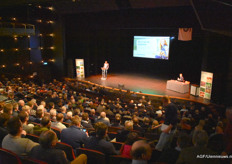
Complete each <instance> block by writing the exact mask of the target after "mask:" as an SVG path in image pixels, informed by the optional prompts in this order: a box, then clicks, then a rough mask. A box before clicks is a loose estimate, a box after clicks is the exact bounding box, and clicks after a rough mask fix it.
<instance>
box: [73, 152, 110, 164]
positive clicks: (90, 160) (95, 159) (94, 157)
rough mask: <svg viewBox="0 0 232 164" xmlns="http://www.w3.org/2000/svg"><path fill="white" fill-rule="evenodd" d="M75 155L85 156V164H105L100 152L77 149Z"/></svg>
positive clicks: (103, 156) (103, 155)
mask: <svg viewBox="0 0 232 164" xmlns="http://www.w3.org/2000/svg"><path fill="white" fill-rule="evenodd" d="M77 154H78V155H80V154H85V155H87V164H106V159H105V154H103V153H102V152H100V151H96V150H91V149H86V148H79V149H77Z"/></svg>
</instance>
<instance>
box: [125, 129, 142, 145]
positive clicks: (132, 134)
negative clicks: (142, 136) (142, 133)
mask: <svg viewBox="0 0 232 164" xmlns="http://www.w3.org/2000/svg"><path fill="white" fill-rule="evenodd" d="M138 138H139V135H138V133H135V132H130V133H129V134H128V136H127V139H126V141H125V144H126V145H132V144H133V143H134V142H135V141H137V140H138Z"/></svg>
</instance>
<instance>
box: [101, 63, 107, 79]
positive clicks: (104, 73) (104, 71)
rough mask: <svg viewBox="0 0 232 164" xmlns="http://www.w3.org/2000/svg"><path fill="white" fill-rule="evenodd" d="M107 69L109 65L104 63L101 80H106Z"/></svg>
mask: <svg viewBox="0 0 232 164" xmlns="http://www.w3.org/2000/svg"><path fill="white" fill-rule="evenodd" d="M108 69H109V63H108V62H107V61H105V63H104V66H103V67H102V78H105V79H106V78H107V70H108Z"/></svg>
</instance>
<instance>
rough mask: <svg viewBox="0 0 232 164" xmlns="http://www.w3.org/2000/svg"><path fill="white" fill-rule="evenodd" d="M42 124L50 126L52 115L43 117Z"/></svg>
mask: <svg viewBox="0 0 232 164" xmlns="http://www.w3.org/2000/svg"><path fill="white" fill-rule="evenodd" d="M41 125H42V126H43V127H48V128H50V125H51V119H50V117H48V116H44V117H43V118H42V120H41Z"/></svg>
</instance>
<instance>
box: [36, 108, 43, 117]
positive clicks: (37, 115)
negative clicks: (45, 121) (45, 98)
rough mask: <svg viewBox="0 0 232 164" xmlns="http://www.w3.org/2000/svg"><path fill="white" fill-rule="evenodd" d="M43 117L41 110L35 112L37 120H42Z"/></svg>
mask: <svg viewBox="0 0 232 164" xmlns="http://www.w3.org/2000/svg"><path fill="white" fill-rule="evenodd" d="M43 115H44V113H43V110H42V109H38V110H37V111H36V117H37V118H42V117H43Z"/></svg>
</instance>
